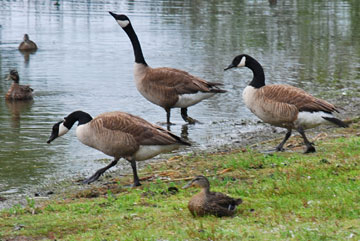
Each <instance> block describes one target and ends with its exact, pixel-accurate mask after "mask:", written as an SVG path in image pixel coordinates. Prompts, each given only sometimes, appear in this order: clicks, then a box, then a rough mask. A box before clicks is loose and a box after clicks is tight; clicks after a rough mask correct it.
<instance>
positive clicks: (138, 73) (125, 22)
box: [109, 12, 226, 124]
mask: <svg viewBox="0 0 360 241" xmlns="http://www.w3.org/2000/svg"><path fill="white" fill-rule="evenodd" d="M109 13H110V14H111V15H112V16H113V17H114V18H115V20H116V21H117V23H118V24H119V25H120V26H121V28H122V29H123V30H124V31H125V32H126V34H127V35H128V36H129V38H130V41H131V43H132V46H133V49H134V55H135V67H134V79H135V84H136V88H137V89H138V91H139V92H140V93H141V94H142V95H143V96H144V97H145V98H146V99H147V100H148V101H150V102H152V103H154V104H156V105H158V106H161V107H162V108H164V109H165V111H166V121H167V124H171V122H170V110H171V109H172V108H181V117H182V118H183V119H184V121H186V122H188V123H189V124H194V123H195V122H196V120H195V119H193V118H191V117H189V116H188V114H187V108H188V107H189V106H192V105H195V104H197V103H199V102H200V101H202V100H204V99H207V98H210V97H211V96H213V95H215V94H217V93H224V92H226V91H225V90H222V89H220V88H219V87H218V86H220V85H222V84H221V83H214V82H207V81H205V80H203V79H201V78H198V77H195V76H193V75H191V74H189V73H187V72H185V71H182V70H178V69H173V68H166V67H163V68H151V67H150V66H148V65H147V63H146V62H145V59H144V56H143V53H142V50H141V46H140V42H139V40H138V38H137V36H136V33H135V31H134V29H133V27H132V25H131V22H130V19H129V18H128V17H127V16H126V15H117V14H115V13H112V12H109Z"/></svg>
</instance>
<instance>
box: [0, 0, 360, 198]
mask: <svg viewBox="0 0 360 241" xmlns="http://www.w3.org/2000/svg"><path fill="white" fill-rule="evenodd" d="M55 2H56V1H48V0H43V1H41V0H40V1H17V0H13V1H2V0H0V25H1V27H0V95H1V96H4V95H5V93H6V92H7V90H8V88H9V86H10V84H11V83H10V82H9V81H6V80H5V76H6V74H7V73H8V71H9V69H13V68H15V69H17V70H18V72H19V74H20V81H21V82H22V83H23V84H29V85H31V86H32V88H33V89H34V90H35V98H34V101H33V102H31V103H8V102H5V100H4V98H0V194H1V195H10V194H19V193H25V192H26V191H27V190H29V189H31V187H34V186H36V185H39V184H43V183H46V182H48V181H49V180H54V179H57V180H58V179H62V178H67V177H72V176H74V175H83V176H87V175H89V174H91V173H93V171H94V170H96V169H97V168H99V167H101V166H103V165H104V162H99V161H98V160H99V159H103V158H109V157H107V156H105V155H104V154H103V153H101V152H99V151H96V150H93V149H91V148H89V147H86V146H84V145H82V144H81V143H80V142H79V141H78V140H77V139H76V137H75V132H74V130H72V131H70V132H69V133H68V134H67V135H66V136H64V137H62V138H59V139H57V140H56V141H54V142H53V143H52V144H50V145H48V144H46V140H47V138H48V137H49V135H50V132H51V127H52V125H53V124H54V123H55V122H57V121H59V120H61V119H62V118H63V117H64V116H66V115H68V114H69V113H70V112H72V111H74V110H79V109H80V110H83V111H86V112H88V113H90V114H91V115H92V116H96V115H97V114H100V113H102V112H105V111H112V110H121V111H126V112H129V113H132V114H135V115H139V116H141V117H143V118H144V119H146V120H148V121H150V122H153V123H157V122H163V121H165V111H164V110H163V109H161V108H160V107H158V106H156V105H153V104H151V103H149V102H148V101H146V100H145V99H144V98H143V97H142V96H141V95H140V94H139V93H138V92H137V90H136V88H135V84H134V82H133V62H134V56H133V52H132V47H131V44H130V41H129V39H128V37H127V35H126V34H125V33H124V31H123V30H122V29H121V28H120V27H119V25H118V24H117V23H116V22H115V21H114V19H113V18H112V17H111V16H110V15H109V14H108V11H114V12H116V13H124V14H127V15H128V16H129V17H130V19H131V20H132V24H133V26H134V28H135V31H136V32H137V34H138V37H139V39H140V42H141V44H142V48H143V52H144V55H145V58H146V61H147V62H148V64H149V65H150V66H152V67H162V66H167V67H175V68H179V69H183V70H186V71H188V72H190V73H192V74H194V75H197V76H199V77H202V78H204V79H206V80H209V81H216V82H222V83H224V88H225V89H227V90H228V93H226V94H222V95H218V96H215V97H213V98H211V99H208V100H206V101H203V102H202V103H200V104H198V105H196V106H194V107H191V108H190V109H189V115H190V116H192V117H195V118H196V119H198V120H200V121H201V122H202V124H197V125H193V126H187V125H184V124H185V123H184V122H183V120H182V119H181V116H180V113H179V110H178V109H174V110H173V111H172V121H173V122H175V123H176V125H174V126H172V127H171V130H172V131H173V132H174V133H175V134H177V135H181V134H183V135H187V136H188V138H189V140H190V141H191V142H192V143H193V144H194V147H193V148H199V149H208V150H211V149H212V148H213V147H214V146H217V145H222V144H231V143H233V142H234V141H237V137H238V134H239V133H247V132H249V131H254V130H258V129H259V128H262V125H258V124H257V119H256V117H255V116H254V115H252V114H251V113H250V112H249V111H248V110H247V109H246V108H245V107H244V104H243V102H242V100H241V92H242V89H243V88H244V87H245V86H246V84H247V83H248V82H249V80H250V79H251V78H252V73H251V71H250V70H248V69H241V70H240V69H239V70H234V71H228V72H224V71H223V69H224V67H226V66H227V65H229V64H230V62H231V61H232V59H233V57H235V56H236V55H238V54H240V53H247V54H250V55H252V56H254V57H255V58H256V59H258V60H259V62H260V63H261V64H262V65H263V66H264V69H265V74H266V78H267V83H287V84H292V85H295V86H298V87H301V88H304V89H305V90H307V91H310V92H311V93H313V94H314V95H316V96H319V97H322V98H326V99H329V100H332V101H333V102H334V103H336V104H339V105H344V106H353V105H352V104H353V103H352V101H353V98H355V97H358V96H359V94H358V93H359V90H360V2H359V1H357V0H352V1H335V0H334V1H310V0H304V1H297V0H287V1H281V0H278V1H277V4H270V3H269V2H268V1H250V0H249V1H245V0H243V1H238V0H232V1H231V0H225V1H220V0H219V1H217V0H212V1H179V0H163V1H150V0H148V1H145V0H144V1H112V0H108V1H96V0H95V1H83V0H80V1H79V0H77V1H69V0H64V1H59V2H60V5H58V6H57V5H54V3H55ZM271 2H274V1H271ZM275 2H276V1H275ZM24 33H28V34H29V35H30V38H31V39H32V40H34V41H35V42H36V43H37V45H38V47H39V50H38V51H37V52H36V53H33V54H30V55H24V54H22V53H20V52H19V51H18V50H17V47H18V45H19V43H20V42H21V40H22V38H23V35H24ZM347 113H348V114H349V115H351V114H354V113H351V110H350V111H348V112H347ZM242 123H246V125H242ZM73 129H75V128H73ZM109 159H110V158H109ZM123 164H124V165H128V164H127V163H125V162H123Z"/></svg>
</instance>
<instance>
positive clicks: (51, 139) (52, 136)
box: [46, 133, 57, 144]
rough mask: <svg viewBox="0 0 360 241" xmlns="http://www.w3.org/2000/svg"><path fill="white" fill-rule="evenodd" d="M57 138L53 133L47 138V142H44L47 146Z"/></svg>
mask: <svg viewBox="0 0 360 241" xmlns="http://www.w3.org/2000/svg"><path fill="white" fill-rule="evenodd" d="M56 138H57V135H56V134H54V133H51V136H50V137H49V140H48V141H47V142H46V143H47V144H50V143H51V142H52V141H53V140H55V139H56Z"/></svg>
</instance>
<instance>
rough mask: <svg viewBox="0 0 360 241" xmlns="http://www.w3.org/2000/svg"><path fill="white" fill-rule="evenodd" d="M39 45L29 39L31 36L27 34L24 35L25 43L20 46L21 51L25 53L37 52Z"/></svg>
mask: <svg viewBox="0 0 360 241" xmlns="http://www.w3.org/2000/svg"><path fill="white" fill-rule="evenodd" d="M37 48H38V47H37V45H36V43H35V42H33V41H31V40H30V39H29V35H28V34H25V35H24V41H22V42H21V43H20V45H19V50H23V51H35V50H37Z"/></svg>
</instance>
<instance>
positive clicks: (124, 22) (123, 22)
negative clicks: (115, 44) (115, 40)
mask: <svg viewBox="0 0 360 241" xmlns="http://www.w3.org/2000/svg"><path fill="white" fill-rule="evenodd" d="M109 13H110V14H111V16H113V17H114V18H115V20H116V22H117V23H118V24H119V25H120V27H122V28H126V27H127V26H129V25H130V24H131V23H130V19H129V18H128V17H127V16H126V15H124V14H115V13H113V12H109Z"/></svg>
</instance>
